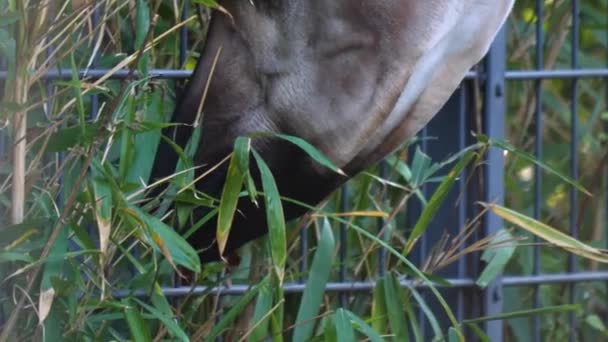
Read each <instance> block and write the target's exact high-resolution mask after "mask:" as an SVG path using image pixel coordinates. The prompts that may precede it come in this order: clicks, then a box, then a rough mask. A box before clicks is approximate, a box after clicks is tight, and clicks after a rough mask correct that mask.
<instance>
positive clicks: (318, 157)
mask: <svg viewBox="0 0 608 342" xmlns="http://www.w3.org/2000/svg"><path fill="white" fill-rule="evenodd" d="M273 136H276V137H278V138H281V139H283V140H286V141H289V142H290V143H292V144H294V145H296V146H298V147H299V148H301V149H302V150H304V152H306V153H307V154H308V155H309V156H310V157H311V158H312V159H314V160H315V161H316V162H317V163H319V164H321V165H323V166H325V167H327V168H328V169H330V170H332V171H334V172H336V173H339V174H341V175H343V176H346V174H345V173H344V171H342V170H341V169H340V168H339V167H337V166H336V165H335V164H334V163H333V162H332V161H331V160H329V159H328V158H327V157H326V156H325V155H323V154H322V153H321V152H319V150H317V149H316V148H315V147H314V146H312V145H311V144H309V143H308V142H307V141H306V140H304V139H301V138H298V137H294V136H292V135H285V134H274V135H273Z"/></svg>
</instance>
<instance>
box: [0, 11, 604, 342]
mask: <svg viewBox="0 0 608 342" xmlns="http://www.w3.org/2000/svg"><path fill="white" fill-rule="evenodd" d="M570 3H571V8H570V11H571V18H572V19H571V30H572V32H571V34H570V39H571V42H570V44H571V47H572V49H571V58H570V59H571V60H570V65H569V68H565V67H564V66H563V65H562V66H560V68H552V69H550V70H546V69H545V65H544V60H545V58H544V47H545V40H544V39H545V28H543V16H544V12H545V11H546V6H545V4H544V2H543V1H541V0H536V1H535V16H536V18H537V20H536V23H535V27H534V28H535V44H534V50H535V61H534V62H535V63H534V68H533V69H514V70H507V69H506V65H507V59H508V55H509V51H507V50H506V46H507V40H508V39H509V36H508V34H509V33H508V32H507V31H506V30H503V31H502V32H501V33H500V34H499V35H498V37H497V40H496V42H495V43H494V45H493V47H492V49H491V51H490V53H489V55H488V57H487V58H486V60H485V63H484V67H483V68H480V69H479V70H477V71H475V72H470V73H469V74H468V75H467V81H466V82H465V83H464V84H463V86H462V87H460V88H459V90H458V91H457V92H456V94H454V96H453V97H452V98H451V99H450V101H449V102H448V103H447V104H446V106H445V107H444V109H442V111H441V112H440V113H439V114H438V115H437V116H436V118H435V119H433V120H432V122H431V123H430V124H429V125H428V126H427V127H426V128H425V129H424V130H423V132H422V133H421V137H422V138H423V139H422V140H421V141H422V142H421V148H422V150H423V151H424V152H425V153H427V154H428V155H429V156H431V158H432V159H433V160H442V159H444V158H445V157H446V156H448V155H450V154H452V153H455V152H457V151H459V150H462V149H463V148H464V147H466V146H468V145H469V144H470V143H471V142H472V140H471V136H470V134H469V132H470V131H471V130H473V129H474V128H476V127H475V124H476V123H475V122H474V121H475V117H474V115H473V114H474V112H475V110H474V103H472V100H471V99H472V98H473V94H472V92H473V91H474V89H475V87H477V86H478V84H476V82H478V83H479V84H481V89H482V90H483V96H482V104H483V111H482V113H481V114H482V116H481V118H482V127H481V128H482V129H483V131H484V132H485V133H486V134H488V135H489V136H490V137H492V138H496V139H502V138H504V136H505V120H506V119H505V115H508V114H507V113H506V109H507V104H506V98H507V95H508V94H507V90H509V89H511V87H516V86H518V85H519V84H520V83H521V82H533V83H534V87H533V90H534V91H533V92H534V99H535V100H534V107H533V122H534V136H535V140H534V144H533V150H534V151H533V152H534V154H535V156H536V157H537V158H539V159H541V160H542V159H543V152H544V151H543V135H544V134H545V130H544V126H543V110H544V108H543V105H544V101H543V94H544V92H543V90H544V87H545V86H546V82H547V81H554V80H559V81H564V82H570V83H571V94H570V95H571V96H570V119H571V124H570V137H571V139H570V142H569V160H568V163H569V171H570V176H571V177H572V178H574V179H577V178H578V176H579V174H578V173H579V167H580V161H579V159H578V158H577V156H578V151H579V148H580V146H579V145H580V140H581V136H580V129H579V122H578V120H579V119H578V110H579V103H578V99H579V91H580V88H579V83H580V80H582V79H597V78H600V79H601V78H605V77H608V68H580V60H579V55H578V47H579V44H580V42H579V36H580V21H579V12H580V4H579V1H578V0H572V1H571V2H570ZM187 7H188V6H184V12H183V13H182V18H186V16H187V13H186V11H187ZM93 20H99V18H93ZM607 31H608V30H607ZM606 37H607V42H608V34H607V36H606ZM187 41H188V33H187V29H186V28H185V27H183V28H182V30H181V31H180V45H179V50H180V57H179V61H180V64H181V65H183V64H184V62H185V60H186V56H187ZM607 63H608V61H607ZM105 72H106V70H99V69H95V64H93V65H92V69H90V70H87V71H86V76H87V77H92V78H95V77H99V76H101V75H103V74H105ZM70 73H71V71H70V70H61V71H56V70H55V71H51V72H50V73H49V74H48V75H47V79H49V80H53V79H65V78H70V77H71V75H70ZM149 74H150V76H152V77H155V78H158V79H178V80H182V79H186V78H187V77H189V75H190V72H189V71H184V70H172V69H156V70H151V71H150V72H149ZM127 75H128V71H126V70H124V71H119V72H117V73H116V74H114V76H113V77H114V78H125V77H126V76H127ZM80 76H81V77H84V76H85V71H80ZM135 76H136V75H135ZM5 77H6V72H5V71H0V80H2V79H4V78H5ZM96 103H97V101H92V104H93V106H94V108H91V112H92V113H96V112H97V108H96V107H97V104H96ZM477 128H479V127H477ZM427 137H439V139H437V140H428V139H425V138H427ZM6 138H7V137H6V136H5V135H4V134H2V136H0V153H2V155H3V156H6V155H7V143H6ZM487 161H488V162H487V164H486V167H485V169H484V170H483V175H480V176H482V177H483V179H484V183H483V185H482V186H480V187H477V188H475V187H474V186H473V187H471V186H469V185H467V184H466V183H465V178H466V177H461V179H460V180H459V182H458V184H457V186H456V188H455V189H454V190H453V192H452V194H450V196H451V197H450V198H448V200H447V202H448V203H450V202H455V200H456V197H457V196H459V195H460V196H461V198H460V202H459V205H458V206H457V207H456V208H444V209H443V210H442V211H441V212H440V213H439V214H438V215H437V217H436V218H435V220H434V221H433V224H432V228H431V229H430V230H429V231H428V232H427V233H426V234H424V235H423V237H422V238H421V243H420V244H419V246H418V247H417V249H416V250H415V251H414V253H413V255H414V260H413V261H415V262H417V263H421V262H422V261H423V260H424V259H425V257H426V256H427V255H428V253H429V249H430V248H431V246H432V243H433V242H434V241H437V240H438V239H439V238H440V234H442V233H443V232H444V231H446V230H447V231H448V233H450V234H452V235H456V234H457V229H458V228H459V227H462V226H464V225H465V223H466V220H467V218H469V217H471V215H473V214H474V213H475V212H476V210H478V209H476V208H474V206H472V205H470V204H467V203H474V202H475V201H479V200H483V201H488V202H497V201H498V202H501V201H502V197H503V193H504V189H505V184H504V179H505V171H504V170H505V169H504V155H503V152H502V151H497V150H492V151H490V153H489V156H488V160H487ZM533 174H534V177H533V197H534V200H533V208H532V214H533V216H534V217H535V218H538V219H543V218H544V217H543V201H544V198H543V193H542V187H543V181H544V180H543V174H542V172H541V170H540V167H539V166H538V165H536V166H534V173H533ZM507 177H508V176H507ZM423 190H424V192H425V194H427V195H428V194H432V192H433V190H434V189H433V187H432V186H427V187H425V189H423ZM348 192H349V189H348V186H346V187H343V188H342V189H341V195H342V196H341V198H342V199H344V200H342V201H341V210H342V211H347V210H348V207H347V205H348V203H347V201H346V200H345V199H346V198H347V196H348ZM567 200H568V202H569V207H570V211H569V230H570V233H571V235H573V236H575V237H577V236H578V221H579V219H580V213H579V211H578V208H579V205H578V204H579V202H580V199H579V198H578V196H577V193H576V191H575V189H574V188H571V189H570V190H569V195H568V199H567ZM407 210H408V212H409V215H408V217H409V218H410V219H413V218H415V215H413V214H414V213H416V212H417V211H418V212H419V211H420V210H421V208H420V207H416V205H415V204H414V205H411V206H410V207H409V208H408V209H407ZM605 210H606V212H608V207H607V208H606V209H605ZM607 215H608V214H607ZM383 223H384V222H383V221H382V220H379V221H378V226H379V227H381V226H382V225H383ZM502 226H503V224H502V223H501V222H500V220H498V219H497V218H496V217H494V216H491V215H488V216H487V217H486V219H485V220H484V228H485V229H484V231H483V234H480V235H479V236H478V238H481V237H483V236H484V235H486V234H491V233H493V232H494V230H495V229H499V228H501V227H502ZM607 230H608V229H607ZM345 239H346V227H345V226H342V227H339V240H340V241H342V243H341V244H340V245H341V246H345V245H346V244H345V243H344V241H345ZM300 248H301V250H303V251H306V250H307V249H308V236H307V235H306V234H304V233H302V235H301V237H300ZM378 253H380V257H379V258H378V259H379V263H380V264H379V265H378V273H379V275H382V274H383V271H384V269H385V265H384V263H385V254H384V253H385V251H383V250H380V251H379V252H378ZM532 254H533V255H532V273H531V274H529V275H505V276H504V277H502V278H501V279H499V280H497V281H496V282H495V283H494V284H492V285H491V286H490V287H489V288H488V289H486V290H480V289H478V288H477V286H476V284H475V279H476V277H477V275H479V269H480V267H481V266H482V264H480V263H479V255H472V256H471V257H469V258H462V259H461V260H459V261H458V262H457V263H456V264H454V265H452V266H450V267H448V268H447V269H445V270H443V271H442V273H441V274H440V275H441V276H444V277H446V279H447V280H448V281H449V282H450V283H451V284H452V287H450V288H444V289H442V291H443V293H444V295H446V298H448V299H449V301H450V306H451V307H453V308H455V312H456V314H457V318H458V319H459V320H462V319H465V318H468V317H475V316H485V315H492V314H497V313H500V312H502V310H503V307H504V306H503V300H502V299H503V295H504V294H503V287H509V288H517V287H522V286H526V287H531V288H532V289H533V292H534V295H533V296H534V300H533V307H535V308H537V307H540V306H541V298H540V291H539V286H540V285H543V284H545V285H547V284H567V285H566V286H567V288H568V291H569V301H570V302H575V300H576V297H575V295H576V291H575V287H576V283H582V282H598V281H603V282H606V281H608V272H606V271H581V270H579V269H578V266H577V259H576V258H575V257H574V256H568V267H567V272H566V273H559V274H546V273H543V265H542V260H541V254H540V248H538V247H534V248H533V253H532ZM346 258H347V253H346V250H344V249H341V250H340V252H339V264H340V265H341V268H340V270H339V279H338V281H337V282H332V283H329V284H328V285H327V291H328V293H335V294H336V295H337V296H339V300H340V304H341V305H343V306H347V305H348V298H349V296H352V295H357V294H359V293H364V292H370V291H371V290H372V289H373V286H374V283H373V282H372V281H364V282H361V281H353V280H350V279H349V273H348V270H347V269H346V268H345V267H344V265H345V262H344V261H345V259H346ZM301 260H302V261H301V264H300V265H299V266H300V270H301V271H302V273H304V271H305V270H307V268H308V264H307V259H306V258H302V259H301ZM304 281H305V279H304V278H303V277H301V278H300V279H299V281H298V282H294V283H287V284H285V292H286V293H301V292H302V291H303V290H304V287H305V286H304ZM402 285H403V286H411V285H413V284H412V283H410V282H408V281H407V280H403V281H402ZM208 290H209V289H207V288H205V287H196V288H195V289H194V293H202V292H205V291H208ZM247 290H248V286H246V285H235V286H230V287H217V288H213V289H212V290H211V292H212V293H217V294H219V295H225V296H234V295H241V294H243V293H245V292H246V291H247ZM190 291H192V288H191V287H165V288H163V292H164V293H165V294H166V295H167V296H170V297H180V296H184V295H186V294H187V293H189V292H190ZM116 295H117V296H126V295H133V293H126V292H121V291H119V292H117V293H116ZM135 295H136V296H144V295H145V293H143V292H141V293H135ZM420 316H421V322H423V324H424V317H423V315H422V314H421V315H420ZM568 319H569V324H570V325H571V326H572V327H574V326H575V325H576V320H575V316H574V314H570V316H569V318H568ZM484 328H485V331H486V333H487V334H488V335H489V336H490V337H491V340H492V341H501V340H502V339H503V338H504V336H505V333H504V331H503V328H504V324H503V323H501V322H498V321H496V322H492V323H488V324H487V325H486V326H485V327H484ZM571 331H572V332H571V333H570V335H569V338H570V339H571V340H574V339H575V338H576V335H575V333H574V331H575V329H572V330H571ZM533 336H534V339H535V340H536V341H539V340H540V339H541V336H542V334H541V321H540V318H539V317H535V318H534V319H533Z"/></svg>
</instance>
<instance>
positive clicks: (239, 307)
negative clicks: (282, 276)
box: [204, 278, 268, 341]
mask: <svg viewBox="0 0 608 342" xmlns="http://www.w3.org/2000/svg"><path fill="white" fill-rule="evenodd" d="M267 285H268V278H264V280H262V281H261V282H260V283H259V284H257V285H255V286H254V287H252V288H251V289H250V290H249V291H247V292H246V293H245V294H244V295H242V296H241V297H240V298H239V299H238V300H237V301H236V302H235V303H234V304H233V305H232V307H231V308H230V310H228V311H227V312H226V313H225V314H224V315H223V316H222V318H221V319H220V320H219V321H218V322H217V323H216V324H215V325H214V326H213V329H211V331H210V332H209V334H208V335H207V336H205V339H204V341H214V340H215V338H216V337H218V336H219V335H220V334H221V333H222V332H223V331H224V330H225V329H228V327H229V326H230V324H231V323H232V322H233V321H234V320H235V319H236V318H237V317H238V316H239V315H240V314H241V313H242V312H243V310H244V309H245V307H246V306H247V304H249V302H251V301H252V300H253V298H255V296H257V295H258V293H259V291H260V288H262V287H264V286H267Z"/></svg>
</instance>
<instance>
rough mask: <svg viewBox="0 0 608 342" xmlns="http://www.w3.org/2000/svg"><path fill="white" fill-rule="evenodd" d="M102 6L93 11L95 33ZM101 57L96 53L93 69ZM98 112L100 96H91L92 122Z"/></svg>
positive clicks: (101, 33)
mask: <svg viewBox="0 0 608 342" xmlns="http://www.w3.org/2000/svg"><path fill="white" fill-rule="evenodd" d="M101 6H102V4H100V5H99V6H95V9H93V18H92V23H93V31H95V30H97V27H98V25H99V24H100V21H101V11H102V9H101ZM98 35H100V36H101V35H103V32H102V31H101V30H99V33H98ZM94 39H95V40H97V37H95V38H94ZM99 57H100V53H99V51H95V55H93V60H92V63H91V68H92V69H95V68H97V64H98V62H99ZM98 111H99V96H98V95H91V115H90V118H91V120H95V119H97V115H98V114H99V113H98Z"/></svg>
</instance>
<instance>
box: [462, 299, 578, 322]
mask: <svg viewBox="0 0 608 342" xmlns="http://www.w3.org/2000/svg"><path fill="white" fill-rule="evenodd" d="M580 310H581V306H580V305H579V304H567V305H556V306H550V307H545V308H538V309H529V310H521V311H514V312H507V313H501V314H498V315H493V316H486V317H480V318H473V319H465V320H463V321H462V323H463V324H476V323H481V322H488V321H502V320H506V319H513V318H520V317H532V316H534V315H547V314H560V313H564V312H572V311H577V312H578V311H580Z"/></svg>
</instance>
